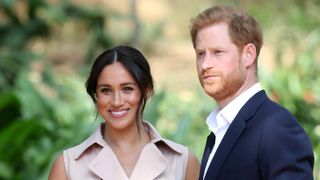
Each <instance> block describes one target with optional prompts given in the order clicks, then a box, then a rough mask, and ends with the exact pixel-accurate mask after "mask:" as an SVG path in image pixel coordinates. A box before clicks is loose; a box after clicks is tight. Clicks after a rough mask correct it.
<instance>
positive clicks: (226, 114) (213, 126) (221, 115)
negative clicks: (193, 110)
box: [206, 82, 262, 133]
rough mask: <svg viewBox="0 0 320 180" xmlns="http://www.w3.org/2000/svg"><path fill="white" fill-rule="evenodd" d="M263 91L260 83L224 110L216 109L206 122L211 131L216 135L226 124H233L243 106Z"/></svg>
mask: <svg viewBox="0 0 320 180" xmlns="http://www.w3.org/2000/svg"><path fill="white" fill-rule="evenodd" d="M261 90H262V87H261V85H260V83H259V82H258V83H256V84H254V85H253V86H251V87H250V88H248V89H247V90H246V91H244V92H243V93H241V94H240V95H239V96H237V97H236V98H235V99H233V100H232V101H231V102H230V103H228V104H227V105H226V106H225V107H224V108H223V109H221V110H220V109H219V108H216V109H215V110H214V111H212V112H211V113H210V114H209V116H208V117H207V120H206V123H207V125H208V127H209V130H210V131H212V132H214V133H215V132H217V131H218V130H219V129H220V128H222V127H223V126H225V125H226V124H231V123H232V121H233V120H234V118H235V117H236V115H237V114H238V112H239V111H240V109H241V108H242V106H243V105H244V104H245V103H246V102H247V101H248V100H249V99H250V98H251V97H252V96H253V95H255V94H256V93H257V92H259V91H261Z"/></svg>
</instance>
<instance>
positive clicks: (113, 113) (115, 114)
mask: <svg viewBox="0 0 320 180" xmlns="http://www.w3.org/2000/svg"><path fill="white" fill-rule="evenodd" d="M109 112H110V114H111V116H112V117H113V118H121V117H123V116H125V115H126V114H128V112H129V109H122V110H109Z"/></svg>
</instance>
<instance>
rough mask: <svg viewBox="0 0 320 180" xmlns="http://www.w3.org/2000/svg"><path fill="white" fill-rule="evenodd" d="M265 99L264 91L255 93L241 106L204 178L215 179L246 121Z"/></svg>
mask: <svg viewBox="0 0 320 180" xmlns="http://www.w3.org/2000/svg"><path fill="white" fill-rule="evenodd" d="M266 99H267V96H266V94H265V91H260V92H258V93H257V94H255V95H254V96H253V97H252V98H250V99H249V101H248V102H247V103H246V104H245V105H244V106H243V107H242V108H241V110H240V111H239V113H238V114H237V116H236V117H235V119H234V121H233V122H232V123H231V125H230V127H229V128H228V130H227V132H226V134H225V135H224V137H223V139H222V141H221V143H220V145H219V147H218V149H217V151H216V153H215V155H214V157H213V159H212V161H211V164H210V166H209V169H208V171H207V173H206V176H205V180H211V179H217V178H218V175H219V172H220V170H221V168H222V167H223V164H224V162H225V161H226V159H227V157H228V155H229V154H230V152H231V151H232V149H233V147H234V146H235V144H236V143H237V141H238V139H239V138H240V136H241V134H242V133H243V132H244V131H245V129H246V122H247V121H248V120H249V119H250V118H251V117H252V116H253V115H254V114H255V112H256V111H257V109H258V108H259V106H260V105H261V104H262V103H263V102H264V101H265V100H266Z"/></svg>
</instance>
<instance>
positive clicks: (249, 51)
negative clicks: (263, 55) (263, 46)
mask: <svg viewBox="0 0 320 180" xmlns="http://www.w3.org/2000/svg"><path fill="white" fill-rule="evenodd" d="M242 55H243V56H244V57H243V58H244V59H245V65H246V67H249V66H251V65H253V64H254V63H255V61H256V57H257V51H256V46H255V45H254V44H252V43H249V44H247V45H245V46H244V47H243V51H242Z"/></svg>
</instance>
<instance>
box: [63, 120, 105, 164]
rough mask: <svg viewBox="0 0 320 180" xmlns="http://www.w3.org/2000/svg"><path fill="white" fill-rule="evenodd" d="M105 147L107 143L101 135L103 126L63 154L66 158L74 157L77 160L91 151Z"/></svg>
mask: <svg viewBox="0 0 320 180" xmlns="http://www.w3.org/2000/svg"><path fill="white" fill-rule="evenodd" d="M105 145H106V143H105V141H104V140H103V137H102V134H101V126H99V127H97V128H96V130H95V131H94V132H93V133H91V135H90V136H89V137H88V138H87V139H85V140H84V141H82V142H81V143H79V144H77V145H75V146H72V147H69V148H67V149H65V150H64V151H63V154H64V156H72V157H73V158H74V159H77V158H79V157H80V156H81V155H82V154H83V153H84V152H86V151H88V150H89V149H92V148H96V147H103V146H105Z"/></svg>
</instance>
